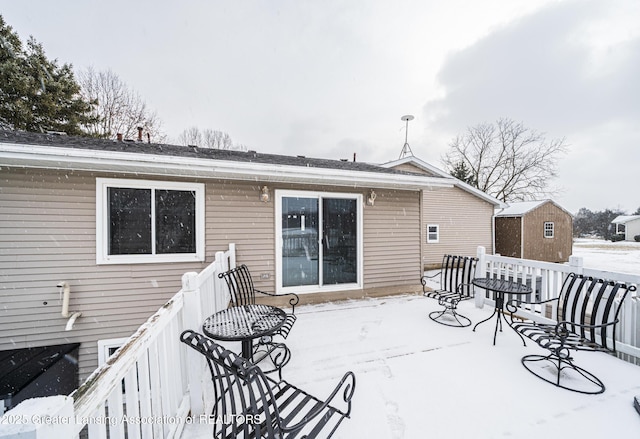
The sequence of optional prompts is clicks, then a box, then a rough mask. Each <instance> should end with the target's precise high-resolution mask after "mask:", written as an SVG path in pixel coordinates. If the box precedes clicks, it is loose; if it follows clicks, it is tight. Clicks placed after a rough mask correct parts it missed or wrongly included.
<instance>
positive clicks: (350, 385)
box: [282, 371, 356, 432]
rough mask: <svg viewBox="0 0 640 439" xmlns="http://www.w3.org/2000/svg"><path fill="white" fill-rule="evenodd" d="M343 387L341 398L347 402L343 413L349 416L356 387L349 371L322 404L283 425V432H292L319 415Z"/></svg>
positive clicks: (352, 375) (354, 377) (353, 376)
mask: <svg viewBox="0 0 640 439" xmlns="http://www.w3.org/2000/svg"><path fill="white" fill-rule="evenodd" d="M343 387H344V392H343V394H342V399H343V400H344V402H345V403H347V410H346V412H345V413H344V415H345V416H347V417H349V414H350V413H351V398H353V392H354V391H355V389H356V376H355V375H354V373H353V372H351V371H349V372H347V373H345V374H344V376H343V377H342V379H341V380H340V382H339V383H338V385H337V386H336V387H335V388H334V389H333V392H331V394H330V395H329V397H328V398H327V399H326V400H325V401H324V402H323V403H322V405H320V406H319V407H317V408H315V409H314V410H312V411H310V412H309V413H307V415H306V416H305V417H304V418H302V419H301V420H300V421H299V422H297V423H295V424H293V425H285V426H283V427H282V430H283V431H284V432H292V431H296V430H299V429H301V428H302V427H304V426H305V425H306V424H308V423H309V422H310V421H311V420H313V419H314V418H316V417H317V416H318V415H320V414H321V413H322V412H323V411H324V409H326V408H327V406H328V405H329V403H331V401H332V400H333V398H335V396H336V395H337V394H338V392H339V391H340V389H341V388H343Z"/></svg>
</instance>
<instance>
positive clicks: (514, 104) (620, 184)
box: [0, 0, 640, 213]
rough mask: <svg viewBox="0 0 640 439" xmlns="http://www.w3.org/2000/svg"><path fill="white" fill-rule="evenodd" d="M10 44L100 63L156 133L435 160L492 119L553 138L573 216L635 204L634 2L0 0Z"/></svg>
mask: <svg viewBox="0 0 640 439" xmlns="http://www.w3.org/2000/svg"><path fill="white" fill-rule="evenodd" d="M0 14H2V15H3V16H4V18H5V21H6V22H7V23H8V24H9V25H10V26H12V27H13V28H14V30H15V31H16V32H17V33H18V34H19V35H20V37H21V39H22V40H23V41H26V39H27V38H28V37H29V36H30V35H32V36H34V37H35V39H36V40H37V41H38V42H40V43H42V44H43V46H44V48H45V51H46V53H47V56H48V57H49V58H57V59H58V60H59V61H60V62H61V63H62V62H65V63H71V64H73V66H74V67H75V68H76V69H83V68H85V67H89V66H92V67H93V68H95V69H96V70H107V69H111V70H112V71H113V72H114V73H116V74H117V75H118V76H119V77H120V78H121V79H122V80H123V81H124V82H126V83H127V84H128V85H129V86H130V87H131V88H132V89H134V90H135V91H137V92H138V93H139V94H140V95H141V96H142V97H143V99H144V100H145V101H146V103H147V104H148V106H149V107H150V108H151V109H152V110H154V111H156V112H157V114H158V116H159V117H160V119H161V120H162V126H163V129H164V131H165V132H166V134H167V135H168V137H169V139H173V140H175V139H177V137H178V135H179V134H180V132H181V131H182V130H184V129H185V128H188V127H191V126H197V127H199V128H201V129H206V128H210V129H216V130H222V131H225V132H227V133H229V134H230V135H231V137H232V138H233V140H234V141H235V142H237V143H241V144H244V145H246V146H248V147H249V148H250V149H255V150H257V151H259V152H268V153H277V154H288V155H307V156H312V157H323V158H334V159H339V158H349V159H351V158H353V154H354V153H356V154H357V159H358V160H359V161H366V162H373V163H383V162H386V161H390V160H395V159H397V158H398V157H399V154H400V151H401V149H402V146H403V144H404V139H405V123H404V122H402V121H401V120H400V118H401V116H403V115H405V114H412V115H414V116H415V119H414V120H413V121H412V122H410V124H409V133H408V141H409V145H410V146H411V149H412V151H413V154H414V155H415V156H417V157H418V158H420V159H422V160H425V161H427V162H429V163H431V164H433V165H435V166H438V167H443V165H442V163H441V162H440V158H441V156H442V155H443V154H444V153H445V152H446V151H447V150H448V148H449V143H450V142H451V140H452V139H453V137H455V136H456V134H460V133H463V132H464V130H465V129H466V128H467V127H470V126H475V125H478V124H480V123H483V122H493V121H495V120H497V119H498V118H501V117H507V118H511V119H513V120H515V121H518V122H523V123H524V125H525V126H527V127H529V128H532V129H535V130H537V131H540V132H543V133H546V136H547V138H548V139H555V138H562V137H564V138H565V139H566V142H567V143H568V144H569V145H570V152H569V153H568V154H567V155H566V156H564V157H563V158H562V159H561V160H560V162H559V171H560V178H559V179H558V180H557V181H556V182H555V183H554V184H555V185H556V186H560V187H562V188H563V192H562V193H561V194H559V195H558V196H556V197H555V198H554V199H555V200H556V201H557V202H559V203H560V204H561V205H562V206H563V207H565V208H566V209H567V210H569V211H570V212H572V213H575V212H577V210H578V209H579V208H581V207H587V208H589V209H591V210H602V209H605V208H611V209H622V210H624V211H627V213H632V212H633V211H635V210H636V209H638V208H640V195H639V194H640V190H639V186H640V184H639V180H640V178H639V175H640V169H639V167H640V1H638V0H600V1H589V0H580V1H570V0H566V1H557V0H556V1H552V0H538V1H533V0H485V1H480V0H477V1H474V0H447V1H446V2H445V1H442V0H393V1H392V0H386V1H383V0H367V1H364V0H363V1H346V0H345V1H333V0H322V1H315V2H311V1H301V0H261V1H241V0H238V1H228V0H225V1H222V0H220V1H218V0H202V1H199V0H185V1H175V0H170V1H169V0H139V1H131V0H110V1H98V0H83V1H69V0H56V1H51V0H28V1H16V0H0Z"/></svg>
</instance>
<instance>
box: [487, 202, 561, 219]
mask: <svg viewBox="0 0 640 439" xmlns="http://www.w3.org/2000/svg"><path fill="white" fill-rule="evenodd" d="M547 201H550V200H541V201H520V202H514V203H509V206H508V207H506V208H504V209H502V210H501V211H500V212H498V213H497V214H496V216H522V215H524V214H526V213H528V212H531V211H532V210H533V209H536V208H538V207H539V206H541V205H543V204H544V203H546V202H547Z"/></svg>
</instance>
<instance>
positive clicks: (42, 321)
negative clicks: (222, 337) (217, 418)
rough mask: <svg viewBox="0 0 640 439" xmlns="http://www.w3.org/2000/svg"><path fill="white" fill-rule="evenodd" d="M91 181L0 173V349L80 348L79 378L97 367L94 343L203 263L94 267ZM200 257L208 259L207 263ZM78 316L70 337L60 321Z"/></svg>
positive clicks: (123, 332) (125, 326)
mask: <svg viewBox="0 0 640 439" xmlns="http://www.w3.org/2000/svg"><path fill="white" fill-rule="evenodd" d="M95 177H96V176H95V175H92V174H89V173H74V172H66V173H61V172H53V171H45V170H16V169H8V168H3V169H2V179H1V180H0V181H1V183H0V273H2V275H1V276H0V301H1V302H2V305H3V306H2V308H0V316H2V318H1V319H0V333H1V334H2V335H1V336H0V349H14V348H24V347H32V346H42V345H50V344H60V343H71V342H80V343H82V344H81V347H80V365H79V367H80V377H81V379H84V378H86V376H87V375H88V374H89V373H91V372H92V371H93V369H95V367H96V366H97V341H98V340H100V339H106V338H118V337H128V336H129V335H131V334H132V333H133V332H134V331H135V330H136V329H137V328H138V326H140V324H142V323H143V322H144V321H146V319H147V318H148V317H149V316H150V315H151V314H153V313H154V312H155V311H156V310H157V309H158V308H159V307H160V306H161V305H162V304H163V303H165V302H166V300H167V299H169V298H170V297H171V296H172V295H173V294H175V293H176V292H177V291H178V290H179V289H180V286H181V285H180V282H181V280H180V279H181V276H182V274H183V273H184V272H186V271H193V270H195V271H199V270H201V269H202V268H203V267H204V266H205V265H204V264H200V263H196V264H193V263H191V264H187V263H180V264H140V265H100V266H98V265H96V222H95V202H96V201H95ZM207 259H209V260H210V259H211V258H210V257H208V258H207ZM61 281H67V282H68V283H69V284H70V286H71V300H70V306H69V310H70V311H71V312H77V311H80V312H82V317H80V318H79V319H78V320H77V321H76V323H75V325H74V327H73V329H72V330H71V331H65V330H64V328H65V325H66V322H67V319H66V318H64V317H62V315H61V308H62V303H61V302H62V301H61V297H60V292H59V288H58V287H57V286H56V285H57V284H58V283H59V282H61Z"/></svg>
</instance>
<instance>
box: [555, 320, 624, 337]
mask: <svg viewBox="0 0 640 439" xmlns="http://www.w3.org/2000/svg"><path fill="white" fill-rule="evenodd" d="M619 322H620V319H616V320H614V321H613V322H607V323H603V324H601V325H585V324H581V323H573V322H570V321H568V320H563V321H561V322H558V323H557V324H556V329H555V331H556V335H557V336H558V337H562V335H561V333H560V331H564V333H565V334H566V333H569V332H575V331H569V330H568V329H567V326H575V327H578V328H582V329H599V328H600V329H601V328H606V327H608V326H613V325H615V324H617V323H619Z"/></svg>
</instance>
